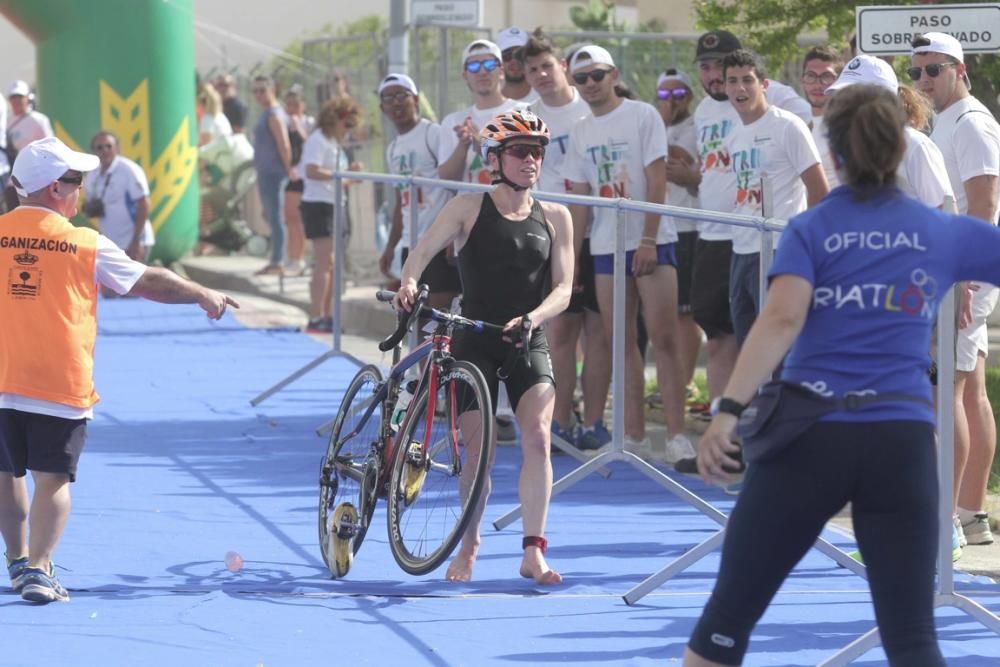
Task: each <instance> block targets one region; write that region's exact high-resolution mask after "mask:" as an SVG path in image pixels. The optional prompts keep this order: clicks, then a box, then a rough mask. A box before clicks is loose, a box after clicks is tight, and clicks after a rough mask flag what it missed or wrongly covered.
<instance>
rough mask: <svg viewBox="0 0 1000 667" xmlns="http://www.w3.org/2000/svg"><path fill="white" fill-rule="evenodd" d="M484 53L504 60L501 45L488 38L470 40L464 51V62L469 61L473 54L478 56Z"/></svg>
mask: <svg viewBox="0 0 1000 667" xmlns="http://www.w3.org/2000/svg"><path fill="white" fill-rule="evenodd" d="M484 53H488V54H490V55H491V56H495V57H496V59H497V60H503V52H502V51H500V47H499V46H497V45H496V44H494V43H493V42H491V41H489V40H488V39H477V40H476V41H474V42H470V43H469V45H468V46H467V47H465V50H464V51H462V63H463V64H464V63H466V62H468V61H469V58H471V57H472V56H478V55H481V54H484Z"/></svg>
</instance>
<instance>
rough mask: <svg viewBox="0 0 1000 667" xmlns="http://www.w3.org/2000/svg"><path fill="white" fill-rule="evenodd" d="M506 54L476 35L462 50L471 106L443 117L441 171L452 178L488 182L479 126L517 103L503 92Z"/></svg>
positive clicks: (489, 179) (446, 177)
mask: <svg viewBox="0 0 1000 667" xmlns="http://www.w3.org/2000/svg"><path fill="white" fill-rule="evenodd" d="M502 58H503V54H502V52H501V51H500V47H499V46H497V45H496V44H494V43H493V42H491V41H489V40H485V39H477V40H475V41H473V42H471V43H469V45H468V46H466V47H465V50H464V51H463V52H462V78H463V79H464V80H465V84H466V85H467V86H468V87H469V91H470V92H471V93H472V98H473V103H472V106H469V107H466V108H465V109H461V110H459V111H456V112H454V113H451V114H448V115H447V116H445V117H444V120H442V121H441V143H440V145H439V146H438V153H437V154H438V156H439V159H440V162H441V165H440V167H439V168H438V173H439V174H440V175H441V178H444V179H448V180H452V181H466V182H469V183H483V184H487V185H488V184H489V183H490V182H491V181H492V178H493V177H492V176H491V175H490V170H489V167H488V165H487V164H486V162H485V161H484V160H483V158H482V156H481V155H480V151H479V145H478V143H479V130H480V129H481V128H482V127H483V126H484V125H486V123H488V122H489V121H490V120H492V119H493V118H495V117H496V116H499V115H500V114H502V113H504V112H506V111H510V110H512V109H514V108H516V107H517V106H518V103H517V102H516V101H514V100H510V99H507V98H506V97H504V95H503V93H502V92H501V87H502V86H503V80H504V79H503V77H504V70H503V62H502Z"/></svg>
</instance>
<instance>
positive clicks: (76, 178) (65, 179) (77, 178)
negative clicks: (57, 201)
mask: <svg viewBox="0 0 1000 667" xmlns="http://www.w3.org/2000/svg"><path fill="white" fill-rule="evenodd" d="M56 180H57V181H59V182H60V183H69V184H70V185H80V184H82V183H83V174H76V175H73V176H70V175H66V176H60V177H59V178H57V179H56Z"/></svg>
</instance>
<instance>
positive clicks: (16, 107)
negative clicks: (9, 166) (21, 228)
mask: <svg viewBox="0 0 1000 667" xmlns="http://www.w3.org/2000/svg"><path fill="white" fill-rule="evenodd" d="M34 98H35V96H34V95H33V94H32V93H31V88H30V87H29V86H28V84H27V82H25V81H20V80H18V81H15V82H14V83H12V84H10V88H8V89H7V99H8V101H9V102H10V116H9V117H8V118H7V123H6V125H5V127H6V129H7V132H6V135H5V139H6V142H7V143H6V146H7V156H8V159H9V161H10V162H11V163H13V162H14V158H15V157H16V156H17V152H18V151H19V150H21V149H22V148H24V147H25V146H27V145H28V144H29V143H31V142H32V141H35V140H36V139H44V138H45V137H51V136H53V132H52V123H51V122H49V117H48V116H46V115H45V114H43V113H41V112H40V111H35V109H34V108H33V105H32V101H33V100H34ZM4 199H5V200H6V203H7V210H8V211H10V210H13V209H14V208H16V207H17V193H16V192H14V189H13V188H11V187H9V186H8V188H7V190H6V191H5V192H4Z"/></svg>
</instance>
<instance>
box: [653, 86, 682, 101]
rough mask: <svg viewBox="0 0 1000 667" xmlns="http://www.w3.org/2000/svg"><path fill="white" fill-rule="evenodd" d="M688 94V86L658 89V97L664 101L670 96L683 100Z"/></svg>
mask: <svg viewBox="0 0 1000 667" xmlns="http://www.w3.org/2000/svg"><path fill="white" fill-rule="evenodd" d="M687 96H688V90H687V88H663V89H661V90H657V91H656V99H658V100H663V101H664V102H665V101H667V100H669V99H670V98H674V99H675V100H683V99H684V98H685V97H687Z"/></svg>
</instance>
